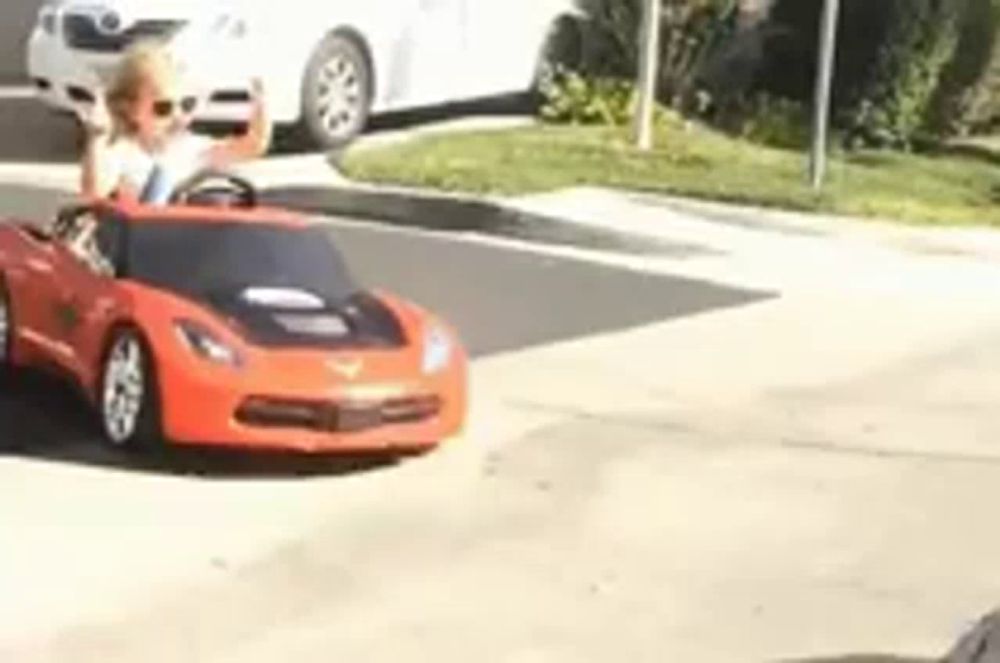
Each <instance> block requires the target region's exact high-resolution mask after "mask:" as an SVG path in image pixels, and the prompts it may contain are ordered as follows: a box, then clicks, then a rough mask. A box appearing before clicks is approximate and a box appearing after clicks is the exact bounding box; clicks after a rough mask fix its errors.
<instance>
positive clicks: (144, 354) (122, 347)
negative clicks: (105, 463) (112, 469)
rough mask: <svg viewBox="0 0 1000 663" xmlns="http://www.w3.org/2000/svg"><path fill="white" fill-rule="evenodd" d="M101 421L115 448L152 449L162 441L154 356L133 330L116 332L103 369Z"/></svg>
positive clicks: (130, 449)
mask: <svg viewBox="0 0 1000 663" xmlns="http://www.w3.org/2000/svg"><path fill="white" fill-rule="evenodd" d="M99 396H100V414H101V424H102V427H103V430H104V436H105V439H106V440H107V441H108V444H109V445H111V446H112V447H114V448H116V449H121V450H126V451H135V450H139V449H147V450H148V449H152V448H155V447H156V446H158V445H159V444H160V443H161V442H162V437H161V432H160V431H161V426H160V412H159V410H160V402H159V392H158V389H157V383H156V379H155V366H154V363H153V358H152V355H151V353H150V351H149V349H148V347H147V345H146V343H145V341H144V340H143V338H142V336H141V335H140V334H139V333H138V332H137V331H136V330H134V329H131V328H123V329H119V330H118V331H117V332H115V334H114V335H113V337H112V339H111V343H110V344H109V345H108V350H107V353H106V354H105V357H104V365H103V367H102V369H101V389H100V394H99Z"/></svg>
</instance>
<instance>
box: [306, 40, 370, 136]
mask: <svg viewBox="0 0 1000 663" xmlns="http://www.w3.org/2000/svg"><path fill="white" fill-rule="evenodd" d="M373 83H374V72H373V71H372V66H371V63H370V61H369V59H368V56H367V55H366V53H365V51H364V49H363V48H362V46H361V44H359V43H358V41H357V40H356V39H354V38H352V37H350V36H348V35H345V34H340V33H335V34H332V35H330V36H328V37H326V38H325V39H324V40H323V41H322V42H320V44H319V46H317V47H316V50H315V51H313V54H312V57H310V59H309V63H308V64H307V65H306V71H305V76H304V77H303V83H302V85H303V89H302V126H301V129H303V130H304V133H305V134H306V136H307V137H308V139H309V141H310V142H311V143H312V144H313V145H314V146H315V147H319V148H322V149H324V150H337V149H341V148H343V147H346V146H347V145H348V144H350V143H351V142H352V141H353V140H354V139H355V138H357V137H358V135H360V134H361V132H362V131H364V128H365V126H366V125H367V124H368V118H369V115H370V114H371V107H372V98H373V89H374V84H373Z"/></svg>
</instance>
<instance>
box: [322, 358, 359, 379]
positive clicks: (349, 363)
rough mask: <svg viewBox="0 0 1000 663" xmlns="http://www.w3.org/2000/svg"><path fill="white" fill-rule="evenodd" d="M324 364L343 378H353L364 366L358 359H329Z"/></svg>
mask: <svg viewBox="0 0 1000 663" xmlns="http://www.w3.org/2000/svg"><path fill="white" fill-rule="evenodd" d="M326 365H327V366H328V367H329V368H330V370H332V371H333V372H334V373H336V374H337V375H339V376H341V377H342V378H344V379H345V380H354V379H355V378H357V377H358V376H359V375H361V371H362V370H364V367H365V364H364V362H363V361H361V360H360V359H331V360H330V361H328V362H326Z"/></svg>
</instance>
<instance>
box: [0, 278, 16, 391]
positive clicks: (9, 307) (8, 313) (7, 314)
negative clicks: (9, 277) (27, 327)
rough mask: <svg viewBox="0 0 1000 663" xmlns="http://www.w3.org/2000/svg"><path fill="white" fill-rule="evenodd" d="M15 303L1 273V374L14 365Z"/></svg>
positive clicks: (9, 370) (7, 372)
mask: <svg viewBox="0 0 1000 663" xmlns="http://www.w3.org/2000/svg"><path fill="white" fill-rule="evenodd" d="M13 350H14V304H13V301H12V300H11V296H10V290H9V289H8V288H7V281H6V279H5V278H4V276H3V274H0V375H3V376H6V375H7V374H9V373H10V372H11V370H12V369H13V367H14V362H13V360H12V357H13Z"/></svg>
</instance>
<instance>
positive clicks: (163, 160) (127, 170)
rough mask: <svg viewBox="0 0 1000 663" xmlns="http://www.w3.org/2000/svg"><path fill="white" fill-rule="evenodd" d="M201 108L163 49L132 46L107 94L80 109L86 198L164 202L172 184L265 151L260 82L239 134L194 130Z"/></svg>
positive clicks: (266, 123)
mask: <svg viewBox="0 0 1000 663" xmlns="http://www.w3.org/2000/svg"><path fill="white" fill-rule="evenodd" d="M198 103H199V99H198V96H197V95H195V94H193V93H192V92H190V88H189V87H188V86H187V85H186V80H185V76H183V75H182V72H181V67H180V66H179V63H178V62H177V60H176V59H175V58H174V57H173V56H172V55H171V53H170V52H169V51H168V50H167V48H166V47H165V46H163V45H162V44H159V43H157V42H145V43H140V44H136V45H134V46H132V47H131V48H130V50H129V51H128V52H127V53H126V55H125V57H124V59H123V60H122V63H121V65H120V68H119V69H118V71H117V73H116V75H115V77H114V79H113V82H112V83H111V86H110V89H109V90H108V91H107V92H106V93H104V92H99V93H98V94H96V95H95V101H94V102H93V103H91V104H87V105H84V106H81V107H80V108H79V110H78V115H79V117H80V120H81V124H82V125H83V129H84V132H85V147H84V153H83V159H82V177H81V193H82V194H83V196H84V197H85V198H87V199H94V198H105V197H110V196H114V197H117V198H120V199H132V200H142V201H143V202H148V203H165V202H166V200H167V198H168V197H169V195H170V193H171V191H170V189H171V186H173V185H175V184H176V183H178V182H180V181H182V180H185V179H187V178H189V177H191V176H192V175H194V174H195V173H197V172H198V171H201V170H204V169H207V168H214V169H220V168H226V167H228V166H231V165H233V164H235V163H239V162H241V161H247V160H250V159H254V158H257V157H260V156H262V155H264V154H265V153H266V152H267V151H268V148H269V146H270V141H271V133H272V127H271V121H270V118H269V115H268V111H267V108H266V106H265V103H264V94H263V91H262V88H261V83H260V81H259V80H255V81H254V83H253V86H252V90H251V113H250V118H249V122H248V126H247V129H246V131H245V132H244V133H243V134H241V135H236V136H232V137H229V138H224V139H213V138H211V137H208V136H203V135H199V134H196V133H194V132H192V131H191V122H192V119H193V117H194V112H195V110H196V109H197V106H198Z"/></svg>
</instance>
